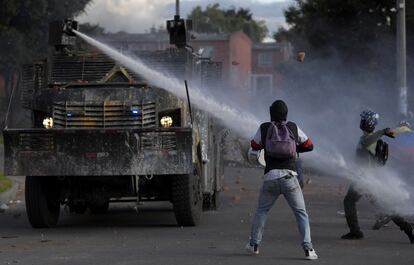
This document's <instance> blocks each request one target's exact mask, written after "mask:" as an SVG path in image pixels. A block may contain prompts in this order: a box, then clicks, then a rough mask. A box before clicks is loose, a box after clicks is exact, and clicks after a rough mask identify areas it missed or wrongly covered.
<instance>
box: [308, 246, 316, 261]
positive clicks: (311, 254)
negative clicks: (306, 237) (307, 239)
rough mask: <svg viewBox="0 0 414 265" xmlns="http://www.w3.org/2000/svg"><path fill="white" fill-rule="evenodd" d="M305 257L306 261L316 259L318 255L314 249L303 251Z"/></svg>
mask: <svg viewBox="0 0 414 265" xmlns="http://www.w3.org/2000/svg"><path fill="white" fill-rule="evenodd" d="M305 256H306V259H308V260H315V259H318V255H317V254H316V252H315V250H314V249H307V250H305Z"/></svg>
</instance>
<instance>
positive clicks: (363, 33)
mask: <svg viewBox="0 0 414 265" xmlns="http://www.w3.org/2000/svg"><path fill="white" fill-rule="evenodd" d="M393 8H395V1H391V0H366V1H358V0H306V1H305V0H296V5H294V6H291V7H289V8H288V9H287V10H286V11H285V17H286V22H287V23H288V25H289V26H290V30H289V32H290V33H291V34H292V35H294V36H295V37H296V39H295V40H296V41H297V42H299V43H296V44H297V45H296V46H304V47H308V48H313V49H328V48H330V47H333V48H335V49H336V50H337V51H339V52H340V53H341V54H343V55H344V56H350V55H353V54H355V51H356V50H359V51H360V52H359V53H358V55H367V54H366V52H367V51H368V50H369V48H370V47H369V45H370V44H371V43H372V42H374V41H377V40H380V39H382V38H383V37H384V36H385V35H386V34H390V33H393V32H394V28H395V18H396V15H395V14H396V13H395V10H393ZM277 35H278V34H276V36H275V37H277ZM279 35H280V33H279ZM368 55H369V54H368Z"/></svg>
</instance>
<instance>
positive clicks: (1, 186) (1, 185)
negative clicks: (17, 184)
mask: <svg viewBox="0 0 414 265" xmlns="http://www.w3.org/2000/svg"><path fill="white" fill-rule="evenodd" d="M11 186H12V182H11V180H10V179H8V178H7V177H5V176H4V175H3V173H1V172H0V193H1V192H3V191H6V190H8V189H9V188H10V187H11Z"/></svg>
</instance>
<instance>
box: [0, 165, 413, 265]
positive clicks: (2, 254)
mask: <svg viewBox="0 0 414 265" xmlns="http://www.w3.org/2000/svg"><path fill="white" fill-rule="evenodd" d="M260 176H261V171H259V170H257V169H236V168H226V189H225V191H224V192H223V196H222V207H221V209H220V210H219V211H213V212H206V213H205V214H204V216H203V223H202V224H201V225H200V226H198V227H194V228H181V227H177V226H176V225H175V220H174V216H173V213H172V212H171V206H170V205H169V204H156V205H145V206H143V207H141V208H140V211H141V212H140V214H138V215H137V214H136V213H135V212H134V211H132V209H131V206H129V205H123V206H121V205H118V206H115V207H111V208H110V211H109V213H108V214H107V215H105V216H79V215H69V214H67V213H64V212H63V213H62V218H61V222H60V224H59V226H58V227H57V228H54V229H40V230H39V229H38V230H35V229H32V228H30V226H29V224H28V222H27V219H26V214H25V211H24V205H23V203H20V204H15V205H12V207H11V209H10V210H9V211H8V212H7V213H6V214H0V264H42V265H43V264H77V265H80V264H88V265H89V264H100V265H105V264H111V265H113V264H157V265H169V264H179V265H185V264H192V265H194V264H196V265H198V264H214V265H218V264H249V265H250V264H306V263H309V262H313V263H315V264H329V265H332V264H344V265H345V264H346V265H349V264H353V265H354V264H356V265H357V264H375V265H378V264H387V265H389V264H399V265H400V264H413V263H414V245H411V244H409V243H408V240H407V238H406V236H405V235H404V234H403V233H401V232H400V231H399V230H398V229H397V227H395V226H394V225H390V226H389V227H385V228H384V229H382V230H381V231H372V230H369V227H370V226H371V225H372V224H373V222H374V219H373V218H374V215H373V212H372V210H371V209H370V205H369V204H368V203H367V202H366V201H364V202H361V207H360V213H361V214H360V216H361V224H362V227H363V228H364V232H365V234H366V236H367V238H366V239H364V240H362V241H342V240H339V236H340V235H341V234H342V233H344V232H346V227H345V221H344V217H343V216H342V215H341V214H340V213H338V211H342V205H341V200H342V198H343V195H344V192H345V187H346V183H343V182H341V181H337V180H331V179H328V178H321V177H313V178H312V182H311V184H309V185H308V186H307V187H306V189H305V196H306V199H307V205H308V209H309V213H310V216H311V227H312V232H313V241H314V245H315V248H316V250H317V251H318V254H319V256H320V259H319V260H318V261H307V260H303V252H302V250H301V248H300V246H299V243H300V242H299V238H298V233H297V229H296V224H295V221H294V218H293V215H292V214H291V212H290V210H289V208H288V207H287V204H286V203H285V201H284V199H283V198H280V200H279V201H278V202H277V203H276V207H275V208H274V209H273V210H272V211H271V214H270V216H269V219H268V223H267V227H266V231H265V238H264V242H263V244H262V247H261V254H260V255H259V256H248V255H246V254H245V252H244V249H243V247H244V245H245V243H246V241H247V238H248V232H249V226H250V218H251V214H252V211H253V210H254V206H255V204H256V199H257V190H258V188H259V185H260V181H261V180H260ZM20 196H21V195H20ZM150 206H151V207H150Z"/></svg>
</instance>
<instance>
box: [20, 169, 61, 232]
mask: <svg viewBox="0 0 414 265" xmlns="http://www.w3.org/2000/svg"><path fill="white" fill-rule="evenodd" d="M25 195H26V212H27V216H28V218H29V222H30V224H31V225H32V227H33V228H50V227H53V226H55V225H56V224H57V222H58V220H59V213H60V201H59V196H60V194H59V185H58V181H57V179H56V178H55V177H38V176H27V177H26V187H25Z"/></svg>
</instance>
